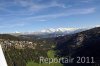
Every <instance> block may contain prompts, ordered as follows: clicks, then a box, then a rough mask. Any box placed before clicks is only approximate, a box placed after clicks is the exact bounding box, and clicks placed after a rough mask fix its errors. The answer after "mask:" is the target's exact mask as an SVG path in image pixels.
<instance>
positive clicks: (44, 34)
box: [12, 28, 86, 38]
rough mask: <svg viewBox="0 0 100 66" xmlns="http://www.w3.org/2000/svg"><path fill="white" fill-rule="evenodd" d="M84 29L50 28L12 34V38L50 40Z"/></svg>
mask: <svg viewBox="0 0 100 66" xmlns="http://www.w3.org/2000/svg"><path fill="white" fill-rule="evenodd" d="M84 30H86V29H79V28H57V29H54V28H50V29H45V30H41V31H37V32H24V33H20V32H18V33H13V34H12V35H14V36H19V37H24V38H48V37H49V38H51V37H58V36H64V35H68V34H74V33H78V32H81V31H84Z"/></svg>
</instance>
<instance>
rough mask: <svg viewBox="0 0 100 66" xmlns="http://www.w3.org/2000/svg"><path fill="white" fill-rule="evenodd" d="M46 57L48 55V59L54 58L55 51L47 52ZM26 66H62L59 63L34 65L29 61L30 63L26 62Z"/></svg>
mask: <svg viewBox="0 0 100 66" xmlns="http://www.w3.org/2000/svg"><path fill="white" fill-rule="evenodd" d="M47 55H48V58H55V56H54V55H55V51H53V50H49V51H48V52H47ZM26 66H63V65H62V64H61V63H50V64H49V63H41V64H39V63H35V62H33V61H30V62H28V63H27V65H26Z"/></svg>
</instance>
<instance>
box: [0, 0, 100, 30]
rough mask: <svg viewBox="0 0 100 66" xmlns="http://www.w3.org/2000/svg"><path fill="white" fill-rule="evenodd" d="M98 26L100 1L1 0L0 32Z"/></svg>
mask: <svg viewBox="0 0 100 66" xmlns="http://www.w3.org/2000/svg"><path fill="white" fill-rule="evenodd" d="M96 25H100V0H0V32H15V31H19V32H28V31H39V30H42V29H48V28H60V27H66V28H67V27H68V28H69V27H71V28H73V27H74V28H83V27H92V26H96Z"/></svg>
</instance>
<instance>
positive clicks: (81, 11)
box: [26, 8, 96, 20]
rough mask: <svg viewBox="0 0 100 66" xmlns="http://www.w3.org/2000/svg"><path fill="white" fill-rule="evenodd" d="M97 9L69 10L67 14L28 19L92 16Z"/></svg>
mask: <svg viewBox="0 0 100 66" xmlns="http://www.w3.org/2000/svg"><path fill="white" fill-rule="evenodd" d="M95 10H96V8H86V9H71V10H67V11H65V12H61V13H56V14H49V15H40V16H34V17H28V18H26V20H27V19H28V20H29V19H33V20H34V19H37V20H38V19H52V18H59V17H65V16H66V17H67V16H71V15H79V14H90V13H93V12H95Z"/></svg>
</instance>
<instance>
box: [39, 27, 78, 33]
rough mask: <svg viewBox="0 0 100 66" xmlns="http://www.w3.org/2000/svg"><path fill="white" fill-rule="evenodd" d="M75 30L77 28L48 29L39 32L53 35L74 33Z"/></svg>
mask: <svg viewBox="0 0 100 66" xmlns="http://www.w3.org/2000/svg"><path fill="white" fill-rule="evenodd" d="M77 29H78V28H58V29H54V28H50V29H46V30H41V31H40V32H43V33H53V32H65V31H75V30H77Z"/></svg>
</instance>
